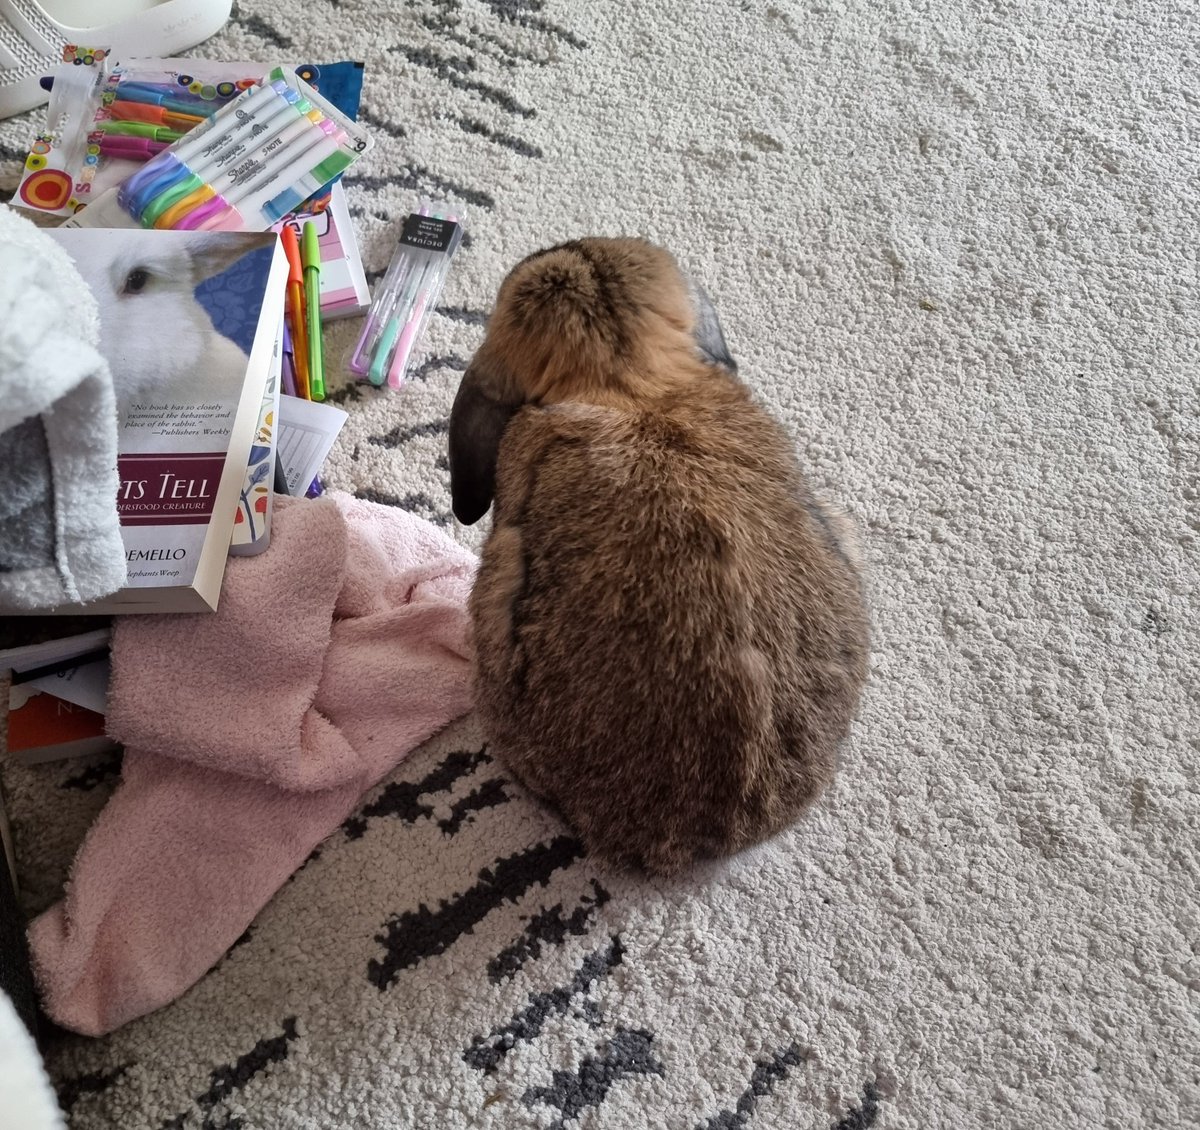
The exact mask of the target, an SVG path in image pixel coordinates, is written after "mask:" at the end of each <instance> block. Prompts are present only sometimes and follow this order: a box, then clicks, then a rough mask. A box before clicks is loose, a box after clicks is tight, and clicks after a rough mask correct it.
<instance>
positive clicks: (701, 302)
mask: <svg viewBox="0 0 1200 1130" xmlns="http://www.w3.org/2000/svg"><path fill="white" fill-rule="evenodd" d="M684 277H685V279H686V280H687V284H688V293H689V294H690V296H691V299H692V309H693V311H694V312H695V315H696V327H695V329H694V330H693V331H692V334H693V337H694V338H695V341H696V348H697V349H698V350H699V351H700V356H701V357H703V358H704V360H705V361H708V362H710V363H711V364H713V365H721V366H722V367H724V368H726V369H728V370H729V371H730V372H731V373H736V372H737V362H736V361H735V360H734V359H733V355H732V354H731V353H730V352H729V346H728V345H726V344H725V335H724V334H723V333H722V332H721V319H720V318H718V317H717V311H716V308H715V307H714V306H713V304H712V299H711V298H709V296H708V291H706V290H705V289H704V287H702V286H701V285H700V284H699V283H698V282H697V281H696V280H695V279H694V278H692V276H691V275H685V276H684Z"/></svg>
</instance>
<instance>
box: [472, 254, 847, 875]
mask: <svg viewBox="0 0 1200 1130" xmlns="http://www.w3.org/2000/svg"><path fill="white" fill-rule="evenodd" d="M696 291H697V288H696V287H695V285H694V284H692V283H690V281H689V280H688V279H687V278H686V277H685V276H684V275H683V274H682V272H681V271H680V270H679V268H678V266H677V265H676V263H675V261H674V260H673V259H672V258H671V256H670V255H669V254H667V253H666V252H665V251H663V250H662V249H660V248H657V247H654V246H653V245H651V244H648V243H645V242H643V241H640V240H629V239H621V240H605V239H585V240H579V241H575V242H572V243H568V244H563V245H561V246H559V247H555V248H550V249H548V250H547V251H544V252H540V253H538V254H537V255H534V256H530V257H529V258H528V259H526V260H524V261H523V262H522V263H520V264H519V265H518V266H517V267H516V268H514V270H513V271H512V273H511V274H510V275H509V276H508V278H507V279H505V281H504V283H503V285H502V286H501V288H500V293H499V296H498V300H497V304H496V308H495V311H494V313H493V315H492V317H491V319H490V321H489V325H488V332H487V337H486V340H485V341H484V343H483V345H482V346H481V348H480V349H479V351H478V352H477V354H476V355H475V357H474V358H473V359H472V362H471V364H470V366H469V368H468V370H467V372H466V374H465V376H464V378H463V382H462V386H461V388H460V389H459V394H458V397H457V399H456V401H455V406H454V410H453V412H452V415H451V427H450V464H451V487H452V493H453V496H454V507H455V513H456V514H458V516H459V517H460V518H462V519H464V520H468V521H474V520H476V519H477V518H479V517H481V516H482V515H483V513H485V512H486V511H487V509H488V507H489V505H491V504H492V502H493V492H494V504H495V509H494V514H493V526H492V532H491V535H490V537H489V539H488V541H487V543H486V545H485V547H484V551H483V557H482V561H481V565H480V569H479V574H478V579H477V581H476V585H475V589H474V592H473V593H472V597H471V605H470V607H471V616H472V623H473V627H474V632H475V642H476V649H477V659H476V668H477V670H476V689H477V697H478V704H479V710H480V714H481V718H482V721H483V725H484V727H485V729H486V731H487V733H488V736H489V740H490V743H491V748H492V750H493V751H494V752H495V753H496V754H497V755H498V756H499V757H500V758H501V759H502V760H503V761H504V762H505V763H506V764H507V766H508V767H509V768H510V769H511V771H512V772H513V773H514V774H515V775H516V776H517V777H518V778H519V779H520V780H521V781H522V782H523V783H524V784H525V785H526V786H527V787H528V788H529V789H530V790H531V791H532V792H533V793H535V794H536V795H537V796H539V797H541V798H543V799H544V800H545V801H547V802H548V803H550V804H552V805H554V806H555V807H557V808H558V809H559V810H560V811H561V812H562V814H563V815H564V816H565V817H566V819H567V820H568V821H569V822H570V823H571V824H572V825H573V826H574V827H575V829H576V830H577V831H578V833H579V835H580V836H581V837H582V839H583V840H584V842H585V844H586V845H587V847H588V849H589V851H591V852H593V853H595V854H596V855H599V856H602V857H604V858H606V859H608V860H610V861H612V862H614V863H616V864H618V865H622V866H629V867H642V868H645V869H646V870H648V871H650V872H653V873H659V874H671V873H675V872H678V871H680V870H681V869H683V868H685V867H687V866H689V865H690V864H692V863H694V862H695V861H697V860H700V859H704V858H720V857H723V856H727V855H729V854H731V853H734V852H737V851H739V850H741V849H743V848H745V847H747V846H749V845H751V844H754V843H758V842H760V841H762V840H764V839H766V838H768V837H770V836H772V835H774V834H775V833H777V832H778V831H780V830H781V829H783V828H786V827H787V826H788V825H790V824H791V823H793V822H794V821H795V820H796V819H797V818H798V817H799V816H800V815H801V814H802V813H803V811H804V809H805V808H806V807H807V806H808V805H809V804H811V803H812V801H813V800H814V799H815V798H816V797H817V796H818V795H819V793H820V792H821V790H822V789H824V788H825V786H826V785H828V783H829V782H830V780H831V779H832V777H833V774H834V771H835V768H836V764H837V758H838V747H839V745H840V743H841V741H842V740H843V738H844V737H845V736H846V733H847V731H848V729H849V727H850V725H851V722H852V720H853V718H854V715H855V713H856V710H857V705H858V701H859V695H860V692H861V688H862V686H863V683H864V681H865V678H866V673H867V657H868V627H867V616H866V611H865V607H864V600H863V588H862V583H861V580H860V576H859V572H858V568H859V565H858V563H859V562H860V560H861V556H860V553H859V551H858V549H857V544H856V538H855V537H854V535H853V531H852V525H851V524H850V523H849V522H848V520H846V519H845V518H844V517H842V516H840V515H839V514H838V513H837V512H836V511H834V510H832V509H828V508H825V507H823V506H822V505H820V504H818V502H817V500H816V499H815V498H814V496H813V495H812V493H811V491H810V490H809V488H808V486H807V485H806V483H805V481H804V479H803V477H802V475H801V472H800V469H799V466H798V464H797V461H796V457H795V451H794V445H793V443H792V441H791V440H790V439H789V437H788V436H787V435H786V434H785V433H784V431H783V429H782V428H781V427H780V426H779V425H778V424H777V423H776V422H775V420H773V419H772V418H771V417H770V416H769V415H768V414H767V413H766V412H765V411H764V410H763V409H762V408H761V407H759V406H758V405H756V404H755V403H754V401H753V400H752V398H751V397H750V395H749V392H748V390H747V389H746V387H745V385H743V384H742V383H741V382H740V381H739V380H738V379H737V377H736V375H735V371H734V366H733V361H732V358H731V357H729V354H728V349H727V347H726V346H725V341H724V336H723V335H722V334H721V332H720V324H719V321H717V320H716V315H715V312H714V311H713V310H712V306H711V303H707V302H706V303H704V304H702V303H699V302H698V301H697V298H696ZM705 305H706V306H707V312H706V310H705ZM714 324H715V327H716V332H715V335H714V333H713V325H714ZM724 358H728V361H726V360H724Z"/></svg>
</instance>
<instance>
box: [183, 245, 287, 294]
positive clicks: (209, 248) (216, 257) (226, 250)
mask: <svg viewBox="0 0 1200 1130" xmlns="http://www.w3.org/2000/svg"><path fill="white" fill-rule="evenodd" d="M273 236H274V233H273V232H266V233H265V234H264V236H263V237H262V243H261V246H263V247H269V246H270V244H271V240H272V238H273ZM259 246H260V244H259V243H258V242H257V241H252V240H249V239H247V238H246V236H245V235H243V234H240V233H236V232H197V233H196V234H195V235H194V236H193V237H192V238H191V239H189V240H188V241H187V252H188V255H189V256H191V260H192V268H193V271H194V272H195V273H194V275H193V279H192V282H193V285H196V286H198V285H199V284H200V283H202V282H204V281H205V279H211V278H213V277H214V276H215V275H219V274H220V273H221V272H222V271H226V270H228V269H229V268H230V267H232V266H233V265H234V263H236V262H237V261H238V260H239V259H240V258H241V257H242V256H243V255H245V254H246V253H247V252H248V251H254V250H257V248H258V247H259Z"/></svg>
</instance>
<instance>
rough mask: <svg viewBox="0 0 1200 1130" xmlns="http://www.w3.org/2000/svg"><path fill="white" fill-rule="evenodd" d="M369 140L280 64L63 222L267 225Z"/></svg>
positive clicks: (200, 227)
mask: <svg viewBox="0 0 1200 1130" xmlns="http://www.w3.org/2000/svg"><path fill="white" fill-rule="evenodd" d="M370 146H371V138H370V137H369V136H368V134H367V133H366V132H365V131H364V130H362V129H361V127H359V126H358V125H357V124H356V123H354V122H352V121H351V120H350V119H349V118H348V117H347V116H346V115H345V114H343V113H342V112H341V111H340V110H338V109H337V107H336V106H334V105H333V104H332V103H331V102H329V101H328V100H327V99H326V98H324V97H323V96H322V95H320V94H319V93H318V92H317V91H316V90H314V89H313V88H312V87H311V86H310V85H309V84H308V83H306V82H305V81H304V80H303V79H302V78H300V77H299V76H298V75H296V74H294V73H291V72H288V71H285V70H284V69H283V68H282V67H277V68H275V69H274V70H273V71H271V73H270V74H268V75H267V76H265V77H264V78H263V79H262V80H261V81H259V82H256V83H255V84H254V85H252V86H250V87H248V88H247V89H245V90H243V91H242V92H241V93H240V94H239V95H238V96H237V97H236V98H234V99H233V100H232V101H230V102H229V103H228V104H227V105H225V106H224V107H223V108H222V109H220V110H219V111H217V113H215V114H214V115H213V116H212V117H209V118H207V119H206V120H205V121H204V122H202V123H199V124H196V125H195V126H194V127H193V128H192V129H191V130H190V131H189V132H188V133H187V134H186V135H185V136H183V137H181V138H180V139H178V140H176V141H173V142H172V143H171V144H169V145H168V147H167V148H166V149H164V150H163V151H162V152H161V153H158V154H157V155H155V156H154V157H152V158H151V159H150V160H149V161H148V162H146V164H144V165H143V166H142V167H141V168H140V169H139V170H138V171H137V172H135V173H134V174H133V175H132V176H131V177H129V178H128V179H127V180H125V181H124V182H122V183H121V184H120V185H119V186H117V187H116V188H115V189H111V190H109V191H108V192H106V193H105V194H104V195H102V196H101V197H99V198H98V199H96V200H94V201H92V202H91V203H90V204H89V205H88V206H87V207H86V208H84V209H83V210H82V211H81V212H78V213H77V214H75V215H73V216H72V217H71V218H70V219H68V220H67V222H66V225H64V226H68V227H125V228H130V227H143V228H158V229H170V230H185V231H266V230H267V229H269V228H271V227H272V226H274V225H275V224H277V223H278V222H279V221H280V220H281V219H282V218H283V217H284V216H285V215H287V214H288V213H289V212H291V211H292V210H294V209H295V208H297V207H298V206H299V205H301V204H302V203H303V202H304V201H305V200H307V199H308V198H309V197H311V196H312V195H313V193H315V192H317V191H319V190H320V189H322V188H323V187H324V186H325V185H327V184H329V182H331V181H332V180H334V179H335V178H336V177H338V176H340V175H341V174H342V173H343V172H345V170H346V169H347V168H349V167H350V165H352V164H353V163H354V162H355V161H356V160H357V159H358V158H359V157H360V156H361V155H362V154H363V153H365V152H366V151H367V150H368V149H369V148H370Z"/></svg>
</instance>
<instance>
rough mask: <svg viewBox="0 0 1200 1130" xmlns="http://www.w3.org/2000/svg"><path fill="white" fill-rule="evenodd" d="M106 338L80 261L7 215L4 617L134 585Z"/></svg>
mask: <svg viewBox="0 0 1200 1130" xmlns="http://www.w3.org/2000/svg"><path fill="white" fill-rule="evenodd" d="M99 335H100V322H99V315H98V313H97V309H96V302H95V299H94V298H93V297H92V294H91V291H89V290H88V288H87V286H86V285H85V283H84V282H83V279H82V278H80V276H79V272H78V271H77V270H76V269H75V265H74V264H73V263H72V262H71V259H70V257H69V256H68V255H67V254H66V252H65V251H63V249H62V248H61V247H59V246H58V244H56V243H55V242H54V241H53V240H52V239H50V237H49V236H47V235H46V234H45V233H44V232H42V231H40V230H39V229H38V228H37V227H36V226H35V225H34V224H32V223H30V222H29V221H28V220H26V219H24V218H23V217H21V216H19V215H18V214H17V213H16V212H14V211H13V210H12V209H11V208H8V207H5V206H0V613H4V612H36V611H42V610H46V609H50V608H53V607H55V606H58V605H63V604H79V603H82V602H85V601H89V600H94V599H96V598H98V597H102V596H107V595H108V594H109V593H112V592H115V591H116V590H117V589H119V588H121V586H122V585H124V583H125V553H124V549H123V547H122V544H121V531H120V523H119V520H118V518H117V489H118V478H117V411H116V401H115V398H114V395H113V387H112V378H111V376H110V374H109V371H108V364H107V363H106V362H105V360H104V358H103V357H102V356H101V355H100V354H99V353H98V352H97V351H96V343H97V341H98V340H99Z"/></svg>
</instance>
